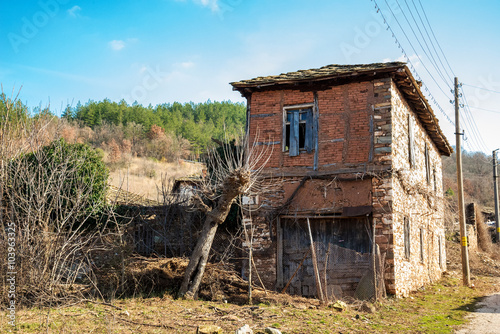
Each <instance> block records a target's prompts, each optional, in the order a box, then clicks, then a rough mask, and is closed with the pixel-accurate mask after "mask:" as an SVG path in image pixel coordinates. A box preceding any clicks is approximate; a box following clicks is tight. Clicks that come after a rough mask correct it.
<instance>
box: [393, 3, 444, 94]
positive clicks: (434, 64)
mask: <svg viewBox="0 0 500 334" xmlns="http://www.w3.org/2000/svg"><path fill="white" fill-rule="evenodd" d="M396 3H397V4H398V6H399V8H400V9H401V12H402V13H403V16H404V18H405V20H406V23H408V26H409V27H410V29H411V31H412V33H413V36H415V39H416V40H417V42H418V45H420V47H421V48H422V51H423V52H424V54H425V55H426V57H427V58H428V59H429V61H430V62H431V64H432V66H434V69H435V70H436V71H437V72H438V74H439V76H440V77H441V79H443V82H444V83H445V84H446V85H447V86H448V88H450V89H451V86H450V85H449V83H448V82H447V81H446V78H445V77H444V75H443V73H442V72H441V69H440V68H439V67H438V66H437V63H436V60H435V59H434V56H433V54H432V52H430V49H429V46H428V45H427V41H426V40H425V38H423V37H424V36H423V34H422V31H421V30H420V27H419V25H418V23H417V20H416V19H415V16H414V15H413V12H412V11H411V8H410V6H409V5H408V2H407V1H406V0H405V3H406V7H407V8H408V11H409V12H410V15H411V17H412V18H413V22H415V25H416V27H417V29H418V31H419V33H420V35H421V36H422V39H423V41H424V44H425V45H426V47H427V49H428V50H429V53H430V56H429V54H428V53H427V51H426V49H425V48H424V46H423V45H422V43H421V42H420V39H419V38H418V36H417V34H416V32H415V29H413V27H412V25H411V23H410V20H408V17H407V16H406V14H405V12H404V10H403V8H402V7H401V5H400V4H399V1H398V0H396Z"/></svg>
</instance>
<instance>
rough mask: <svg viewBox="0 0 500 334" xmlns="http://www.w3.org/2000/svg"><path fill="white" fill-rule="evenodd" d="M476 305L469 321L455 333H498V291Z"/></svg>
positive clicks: (499, 305)
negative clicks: (476, 307)
mask: <svg viewBox="0 0 500 334" xmlns="http://www.w3.org/2000/svg"><path fill="white" fill-rule="evenodd" d="M478 307H479V308H478V309H477V310H476V312H474V313H472V315H471V316H470V318H471V322H470V323H469V324H467V326H466V327H464V328H462V329H460V330H458V331H456V332H455V333H456V334H500V293H497V294H494V295H491V296H488V297H486V298H484V299H483V300H482V301H481V302H480V303H478Z"/></svg>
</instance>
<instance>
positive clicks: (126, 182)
mask: <svg viewBox="0 0 500 334" xmlns="http://www.w3.org/2000/svg"><path fill="white" fill-rule="evenodd" d="M110 169H111V172H110V175H109V183H110V184H111V185H113V186H115V187H119V188H122V189H123V190H126V191H128V192H131V193H134V194H138V195H141V196H143V197H145V198H147V199H151V200H158V199H159V198H161V196H159V193H158V189H159V188H160V189H161V185H162V182H163V181H164V180H166V179H170V178H174V179H175V178H179V177H184V176H188V175H193V174H201V170H202V164H201V163H191V162H185V161H181V162H179V163H169V162H160V161H154V160H151V159H146V158H137V157H135V158H130V159H127V160H126V161H123V162H122V163H120V164H119V165H113V166H111V168H110Z"/></svg>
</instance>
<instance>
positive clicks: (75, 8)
mask: <svg viewBox="0 0 500 334" xmlns="http://www.w3.org/2000/svg"><path fill="white" fill-rule="evenodd" d="M81 10H82V8H81V7H80V6H77V5H74V6H73V7H71V8H70V9H68V14H69V16H72V17H77V16H79V15H78V12H79V11H81Z"/></svg>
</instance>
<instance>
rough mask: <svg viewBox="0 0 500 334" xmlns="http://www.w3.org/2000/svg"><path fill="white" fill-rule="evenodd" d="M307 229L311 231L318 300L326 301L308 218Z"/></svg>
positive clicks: (311, 237) (310, 237)
mask: <svg viewBox="0 0 500 334" xmlns="http://www.w3.org/2000/svg"><path fill="white" fill-rule="evenodd" d="M307 229H308V230H309V239H310V241H311V257H312V261H313V267H314V277H315V281H316V290H317V293H318V298H319V300H321V301H324V297H323V291H322V289H321V278H320V276H319V270H318V259H317V258H316V251H315V249H314V240H313V236H312V232H311V223H310V222H309V218H307Z"/></svg>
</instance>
